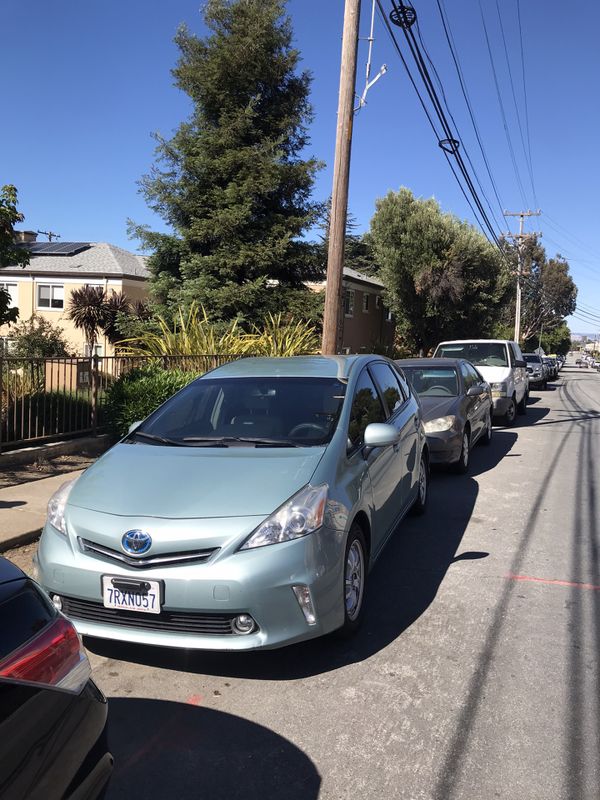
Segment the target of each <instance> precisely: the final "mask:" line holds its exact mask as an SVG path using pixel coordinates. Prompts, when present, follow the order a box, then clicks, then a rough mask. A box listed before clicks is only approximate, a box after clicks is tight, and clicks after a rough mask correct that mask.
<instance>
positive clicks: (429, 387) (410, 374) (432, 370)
mask: <svg viewBox="0 0 600 800" xmlns="http://www.w3.org/2000/svg"><path fill="white" fill-rule="evenodd" d="M402 369H403V371H404V374H405V375H406V379H407V380H408V382H409V383H410V385H411V386H412V388H413V391H414V392H416V393H417V394H418V395H419V396H420V397H457V396H458V375H457V374H456V370H455V369H454V367H403V368H402Z"/></svg>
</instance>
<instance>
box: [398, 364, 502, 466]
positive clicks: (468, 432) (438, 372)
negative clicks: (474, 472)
mask: <svg viewBox="0 0 600 800" xmlns="http://www.w3.org/2000/svg"><path fill="white" fill-rule="evenodd" d="M396 364H397V365H398V366H399V367H400V369H401V370H402V371H403V372H404V375H405V376H406V380H407V381H408V383H409V384H410V385H411V387H412V389H413V391H414V392H415V393H416V394H417V395H418V396H419V399H420V401H421V406H422V410H423V427H424V428H425V434H426V435H427V442H428V444H429V452H430V457H431V462H432V463H438V464H451V465H452V466H453V467H454V469H455V470H456V471H457V472H466V471H467V470H468V468H469V457H470V453H471V448H472V447H473V445H474V444H475V443H476V442H477V441H480V440H481V441H482V442H484V443H485V444H489V442H490V441H491V439H492V393H491V390H490V386H489V384H488V383H487V382H486V381H485V380H484V379H483V377H482V376H481V374H480V373H479V372H478V371H477V370H476V369H475V367H474V366H473V365H472V364H471V363H470V362H469V361H466V360H465V359H462V358H409V359H401V360H399V361H396Z"/></svg>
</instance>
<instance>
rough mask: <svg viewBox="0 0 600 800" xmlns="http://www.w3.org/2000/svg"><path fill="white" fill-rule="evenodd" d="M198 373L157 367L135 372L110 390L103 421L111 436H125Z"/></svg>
mask: <svg viewBox="0 0 600 800" xmlns="http://www.w3.org/2000/svg"><path fill="white" fill-rule="evenodd" d="M198 374H199V373H198V372H184V371H183V370H179V369H172V370H165V369H162V368H161V367H159V366H157V365H153V366H148V367H139V368H137V369H132V370H131V371H130V372H127V373H126V374H125V375H122V376H121V377H120V378H119V379H118V380H117V381H115V382H114V383H113V384H112V386H110V387H109V388H108V390H107V392H106V395H105V399H104V403H103V407H102V418H103V420H104V421H105V422H106V424H107V425H108V428H109V430H110V431H111V433H113V434H115V435H116V436H119V437H121V436H125V434H126V433H127V430H128V429H129V426H130V425H131V424H132V423H133V422H137V421H138V420H141V419H145V418H146V417H147V416H148V414H151V413H152V412H153V411H154V410H155V409H156V408H158V406H160V405H161V404H162V403H164V402H165V400H168V399H169V397H171V396H172V395H174V394H175V392H178V391H179V390H180V389H183V387H184V386H187V384H188V383H190V381H193V380H194V378H197V377H198Z"/></svg>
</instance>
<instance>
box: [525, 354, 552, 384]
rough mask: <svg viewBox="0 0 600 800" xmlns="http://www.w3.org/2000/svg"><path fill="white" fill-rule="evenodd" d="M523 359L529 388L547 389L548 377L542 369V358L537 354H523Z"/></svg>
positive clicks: (544, 369) (543, 368)
mask: <svg viewBox="0 0 600 800" xmlns="http://www.w3.org/2000/svg"><path fill="white" fill-rule="evenodd" d="M523 358H524V359H525V361H526V362H527V374H528V375H529V388H530V389H531V388H534V389H547V388H548V377H547V370H546V368H545V367H544V361H543V359H542V356H540V355H538V354H537V353H523Z"/></svg>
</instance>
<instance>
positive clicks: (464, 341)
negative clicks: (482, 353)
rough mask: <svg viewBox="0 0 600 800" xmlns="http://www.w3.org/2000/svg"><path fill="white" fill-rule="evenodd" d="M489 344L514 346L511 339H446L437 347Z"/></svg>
mask: <svg viewBox="0 0 600 800" xmlns="http://www.w3.org/2000/svg"><path fill="white" fill-rule="evenodd" d="M484 342H489V343H490V344H509V343H510V344H516V342H514V341H513V340H512V339H448V341H446V342H440V343H439V344H438V347H440V346H441V345H443V344H482V343H484Z"/></svg>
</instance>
